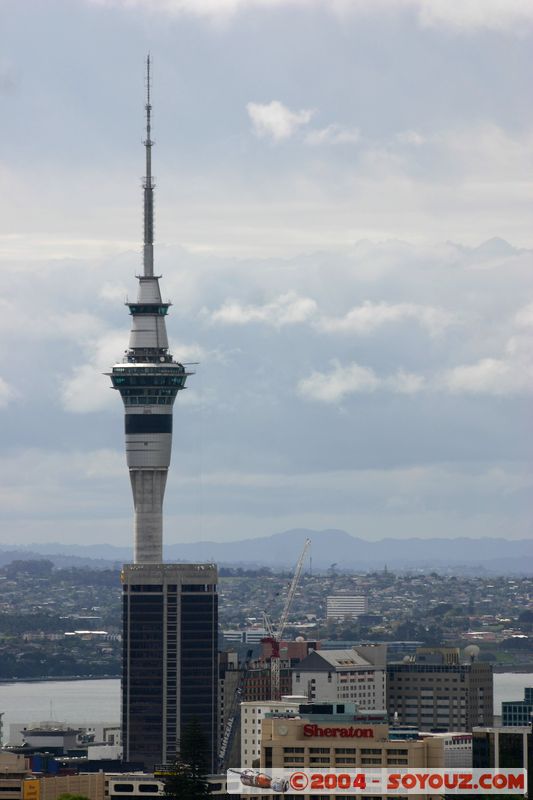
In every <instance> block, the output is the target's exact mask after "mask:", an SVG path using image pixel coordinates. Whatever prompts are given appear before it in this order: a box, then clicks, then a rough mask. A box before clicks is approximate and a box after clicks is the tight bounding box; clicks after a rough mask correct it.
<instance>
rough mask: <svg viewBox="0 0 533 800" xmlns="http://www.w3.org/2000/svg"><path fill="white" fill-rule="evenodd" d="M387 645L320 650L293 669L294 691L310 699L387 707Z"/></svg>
mask: <svg viewBox="0 0 533 800" xmlns="http://www.w3.org/2000/svg"><path fill="white" fill-rule="evenodd" d="M386 663H387V648H386V645H367V646H361V647H357V648H355V647H354V648H352V649H351V650H319V651H315V652H312V653H309V655H308V656H307V657H306V658H304V659H303V660H302V661H301V662H300V663H299V664H297V665H296V666H295V667H294V668H293V670H292V692H293V694H304V695H306V696H307V697H308V699H309V700H310V702H333V703H336V702H339V703H342V702H349V703H355V704H356V705H357V706H358V707H359V708H363V709H374V710H375V709H378V710H381V711H383V710H384V709H385V708H386V701H387V694H386V676H387V671H386Z"/></svg>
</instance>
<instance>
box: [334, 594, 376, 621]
mask: <svg viewBox="0 0 533 800" xmlns="http://www.w3.org/2000/svg"><path fill="white" fill-rule="evenodd" d="M367 611H368V601H367V598H366V597H363V595H347V594H339V595H329V596H328V597H327V598H326V619H355V617H359V616H361V614H366V612H367Z"/></svg>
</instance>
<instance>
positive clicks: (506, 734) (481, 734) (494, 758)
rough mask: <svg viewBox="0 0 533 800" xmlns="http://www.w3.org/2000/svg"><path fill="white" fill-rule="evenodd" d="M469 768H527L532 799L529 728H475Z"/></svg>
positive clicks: (532, 751) (532, 748)
mask: <svg viewBox="0 0 533 800" xmlns="http://www.w3.org/2000/svg"><path fill="white" fill-rule="evenodd" d="M472 766H473V767H474V768H475V769H485V768H489V769H527V771H528V772H527V794H528V797H533V734H532V732H531V725H527V726H524V727H518V726H516V727H512V728H510V727H505V728H504V727H503V726H502V727H487V728H485V727H479V728H474V729H473V731H472Z"/></svg>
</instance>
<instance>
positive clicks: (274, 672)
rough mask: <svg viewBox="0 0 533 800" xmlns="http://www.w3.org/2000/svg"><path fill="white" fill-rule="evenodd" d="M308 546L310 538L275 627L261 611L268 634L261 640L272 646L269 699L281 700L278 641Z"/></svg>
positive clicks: (305, 544) (306, 541)
mask: <svg viewBox="0 0 533 800" xmlns="http://www.w3.org/2000/svg"><path fill="white" fill-rule="evenodd" d="M310 546H311V539H306V540H305V543H304V546H303V550H302V552H301V555H300V558H299V559H298V563H297V564H296V568H295V570H294V575H293V576H292V581H291V585H290V586H289V591H288V593H287V599H286V600H285V606H284V607H283V611H282V612H281V617H280V619H279V622H278V624H277V626H276V628H274V625H273V623H272V620H271V619H270V617H269V616H268V614H265V613H264V612H263V620H264V625H265V629H266V631H267V633H268V636H265V638H264V639H262V640H261V641H262V642H265V643H268V644H270V646H271V648H272V654H271V656H270V698H271V700H281V663H280V643H281V639H282V636H283V631H284V630H285V626H286V625H287V621H288V619H289V612H290V610H291V605H292V601H293V600H294V595H295V594H296V590H297V589H298V584H299V582H300V575H301V574H302V567H303V564H304V561H305V556H306V554H307V551H308V550H309V547H310Z"/></svg>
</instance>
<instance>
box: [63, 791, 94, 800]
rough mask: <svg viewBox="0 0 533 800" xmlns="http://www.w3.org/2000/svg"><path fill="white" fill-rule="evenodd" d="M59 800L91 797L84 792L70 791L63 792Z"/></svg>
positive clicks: (76, 799) (79, 799)
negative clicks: (75, 792) (73, 792)
mask: <svg viewBox="0 0 533 800" xmlns="http://www.w3.org/2000/svg"><path fill="white" fill-rule="evenodd" d="M57 800H89V798H88V797H87V796H86V795H84V794H71V793H70V792H63V794H60V795H59V797H58V798H57Z"/></svg>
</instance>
